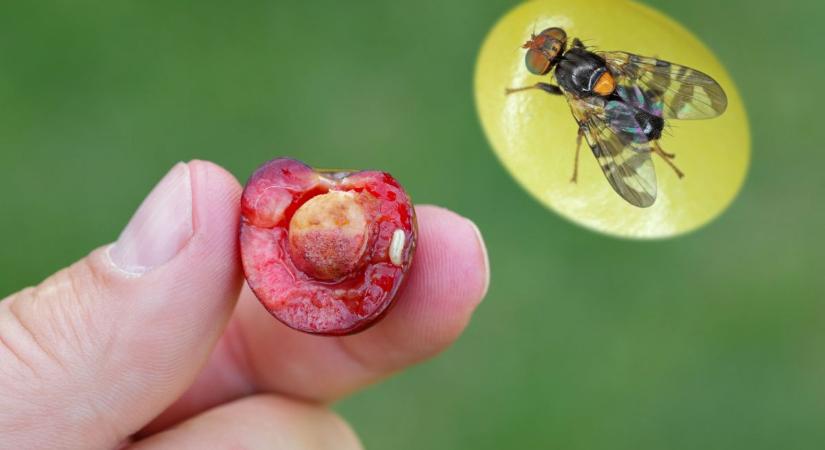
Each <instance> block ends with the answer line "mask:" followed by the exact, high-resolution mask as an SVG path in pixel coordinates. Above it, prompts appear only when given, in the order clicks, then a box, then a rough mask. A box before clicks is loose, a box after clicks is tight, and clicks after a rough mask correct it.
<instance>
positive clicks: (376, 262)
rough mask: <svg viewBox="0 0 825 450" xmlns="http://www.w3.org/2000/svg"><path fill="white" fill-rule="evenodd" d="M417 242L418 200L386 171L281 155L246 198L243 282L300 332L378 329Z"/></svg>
mask: <svg viewBox="0 0 825 450" xmlns="http://www.w3.org/2000/svg"><path fill="white" fill-rule="evenodd" d="M415 242H416V223H415V211H414V209H413V206H412V203H411V202H410V199H409V197H408V196H407V194H406V192H404V190H403V189H402V188H401V186H400V185H399V184H398V182H397V181H396V180H395V179H394V178H393V177H392V176H391V175H390V174H388V173H385V172H377V171H328V170H315V169H313V168H311V167H309V166H307V165H306V164H304V163H302V162H300V161H297V160H294V159H288V158H279V159H274V160H272V161H269V162H267V163H266V164H264V165H263V166H261V167H259V168H258V169H257V170H256V171H255V173H253V174H252V176H251V177H250V178H249V181H248V182H247V184H246V187H245V188H244V191H243V196H242V198H241V232H240V244H241V259H242V262H243V268H244V273H245V275H246V280H247V282H248V284H249V287H250V288H251V289H252V291H253V292H254V293H255V295H256V296H257V297H258V299H259V300H260V301H261V303H262V304H263V305H264V306H265V307H266V309H267V310H268V311H269V312H270V313H271V314H272V315H273V316H275V317H276V318H277V319H278V320H280V321H281V322H283V323H284V324H286V325H287V326H289V327H292V328H294V329H296V330H300V331H305V332H308V333H315V334H326V335H343V334H351V333H355V332H358V331H361V330H363V329H365V328H367V327H369V326H370V325H371V324H373V323H375V321H376V320H377V319H379V318H380V317H382V316H383V315H384V314H385V313H386V312H387V310H388V309H389V307H390V306H391V305H392V304H393V302H394V299H395V297H396V295H397V294H398V291H399V289H400V288H401V285H402V282H403V281H404V275H405V273H406V272H407V270H408V269H409V267H410V263H411V262H412V257H413V253H414V251H415Z"/></svg>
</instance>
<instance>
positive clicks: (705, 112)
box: [598, 52, 728, 119]
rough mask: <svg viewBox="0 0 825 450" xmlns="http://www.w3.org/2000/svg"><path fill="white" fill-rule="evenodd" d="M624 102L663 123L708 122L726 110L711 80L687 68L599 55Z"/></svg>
mask: <svg viewBox="0 0 825 450" xmlns="http://www.w3.org/2000/svg"><path fill="white" fill-rule="evenodd" d="M598 54H599V56H601V57H602V58H604V59H605V61H607V64H608V66H609V67H610V68H611V69H612V72H613V74H614V75H615V76H616V79H617V83H618V86H617V88H616V92H617V93H618V95H619V96H620V97H621V98H622V99H624V100H625V101H626V102H628V103H630V104H631V105H633V106H636V107H637V108H641V109H643V110H645V111H647V112H649V113H651V114H654V115H657V116H659V117H663V118H665V119H670V118H672V119H709V118H712V117H716V116H718V115H720V114H722V113H723V112H725V109H726V108H727V106H728V98H727V96H726V95H725V91H724V90H722V87H721V86H719V83H717V82H716V81H715V80H714V79H713V78H711V77H709V76H707V75H705V74H704V73H702V72H700V71H698V70H695V69H691V68H689V67H685V66H680V65H678V64H673V63H671V62H668V61H663V60H660V59H655V58H649V57H645V56H639V55H634V54H632V53H625V52H599V53H598Z"/></svg>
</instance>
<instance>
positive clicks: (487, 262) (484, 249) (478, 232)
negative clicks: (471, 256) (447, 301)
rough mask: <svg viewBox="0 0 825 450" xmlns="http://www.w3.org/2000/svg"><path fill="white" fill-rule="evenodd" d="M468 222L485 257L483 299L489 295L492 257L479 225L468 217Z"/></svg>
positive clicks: (482, 255)
mask: <svg viewBox="0 0 825 450" xmlns="http://www.w3.org/2000/svg"><path fill="white" fill-rule="evenodd" d="M467 222H470V226H471V227H473V231H475V233H476V239H477V240H478V248H479V252H481V257H482V258H483V259H484V289H483V290H482V291H481V298H482V299H483V298H484V297H485V296H486V295H487V290H488V289H489V288H490V258H489V256H488V255H487V246H486V245H484V238H483V237H482V236H481V230H479V229H478V225H476V224H475V222H473V221H472V220H470V219H467Z"/></svg>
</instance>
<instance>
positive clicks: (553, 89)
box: [504, 82, 564, 95]
mask: <svg viewBox="0 0 825 450" xmlns="http://www.w3.org/2000/svg"><path fill="white" fill-rule="evenodd" d="M530 89H541V90H542V91H544V92H547V93H548V94H553V95H563V94H564V93H563V92H562V91H561V88H560V87H558V86H556V85H553V84H550V83H541V82H539V83H536V84H534V85H532V86H524V87H519V88H507V89H505V90H504V93H505V94H507V95H510V94H514V93H516V92H521V91H527V90H530Z"/></svg>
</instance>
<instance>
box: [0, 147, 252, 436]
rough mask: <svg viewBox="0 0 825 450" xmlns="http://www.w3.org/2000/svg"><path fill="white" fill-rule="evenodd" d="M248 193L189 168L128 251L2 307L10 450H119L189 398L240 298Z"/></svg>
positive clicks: (3, 426)
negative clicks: (241, 229)
mask: <svg viewBox="0 0 825 450" xmlns="http://www.w3.org/2000/svg"><path fill="white" fill-rule="evenodd" d="M239 195H240V186H239V185H238V183H237V181H236V180H235V179H234V177H232V176H231V175H230V174H229V173H227V172H226V171H225V170H223V169H221V168H220V167H218V166H216V165H214V164H211V163H207V162H200V161H195V162H191V163H189V164H183V163H181V164H178V165H176V166H175V167H174V168H173V169H172V170H171V171H170V172H169V173H168V174H167V175H166V176H165V177H164V178H163V180H161V181H160V183H159V184H158V185H157V186H156V187H155V188H154V190H153V191H152V193H151V194H150V195H149V196H148V197H147V198H146V200H144V202H143V204H142V205H141V206H140V208H139V209H138V210H137V212H136V213H135V215H134V217H132V219H131V221H130V222H129V224H128V225H127V226H126V228H125V229H124V231H123V232H122V234H121V235H120V237H119V238H118V241H117V242H116V243H114V244H113V245H111V246H108V247H104V248H101V249H98V250H95V251H94V252H92V253H91V254H90V255H89V256H88V257H86V258H85V259H83V260H81V261H79V262H77V263H75V264H74V265H72V266H71V267H69V268H67V269H64V270H62V271H60V272H58V273H57V274H55V275H53V276H52V277H50V278H49V279H47V280H46V281H44V282H43V283H42V284H40V285H39V286H37V287H34V288H29V289H26V290H24V291H21V292H19V293H17V294H14V295H12V296H11V297H9V298H7V299H5V300H3V301H0V436H3V439H2V443H0V447H3V446H4V445H6V446H9V448H15V449H18V448H20V449H22V448H107V447H108V448H112V447H114V446H115V445H116V444H117V443H118V442H119V441H121V440H122V439H124V438H125V437H127V436H129V435H130V434H132V433H134V432H135V431H137V430H138V429H140V428H141V427H142V426H143V425H144V424H145V423H146V422H148V421H149V420H151V418H153V417H154V416H156V415H157V414H159V413H160V412H161V411H162V410H163V409H164V408H165V407H166V406H168V405H169V404H170V403H172V402H173V401H174V399H175V398H177V397H178V396H179V395H180V394H181V393H182V392H183V391H184V390H185V389H186V387H187V386H188V385H189V384H190V383H191V381H192V380H193V378H194V377H195V375H196V373H197V372H198V370H199V369H200V367H201V366H202V365H203V364H204V362H205V361H206V359H207V357H208V354H209V352H210V350H211V348H212V346H213V344H214V343H215V341H216V340H217V338H218V336H219V335H220V333H221V331H222V329H223V327H224V325H225V323H226V321H227V319H228V317H229V315H230V313H231V311H232V308H233V306H234V303H235V300H236V298H237V295H238V291H239V289H240V283H241V276H240V271H239V264H238V254H237V227H238V220H239V212H238V204H239ZM3 448H5V447H3Z"/></svg>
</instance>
